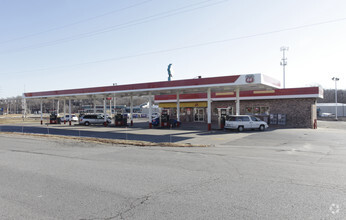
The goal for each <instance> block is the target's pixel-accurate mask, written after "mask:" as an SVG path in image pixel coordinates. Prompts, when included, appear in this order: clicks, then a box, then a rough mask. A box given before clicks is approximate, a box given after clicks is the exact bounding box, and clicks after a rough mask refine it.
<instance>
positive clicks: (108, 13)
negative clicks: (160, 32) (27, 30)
mask: <svg viewBox="0 0 346 220" xmlns="http://www.w3.org/2000/svg"><path fill="white" fill-rule="evenodd" d="M151 1H153V0H145V1H142V2H139V3H136V4H132V5H129V6H126V7H123V8H120V9H117V10H113V11H109V12H106V13H103V14H100V15H96V16H93V17H89V18H86V19H83V20H79V21H76V22H73V23H69V24H65V25H62V26H57V27H53V28H50V29H47V30H44V31H39V32H36V33H32V34H27V35H24V36H21V37H17V38H14V39H10V40H6V41H2V42H0V44H5V43H9V42H13V41H18V40H23V39H26V38H30V37H34V36H38V35H41V34H45V33H49V32H52V31H56V30H61V29H64V28H67V27H71V26H74V25H77V24H82V23H85V22H88V21H91V20H95V19H98V18H101V17H105V16H108V15H110V14H114V13H117V12H121V11H125V10H128V9H131V8H134V7H137V6H140V5H143V4H145V3H148V2H151Z"/></svg>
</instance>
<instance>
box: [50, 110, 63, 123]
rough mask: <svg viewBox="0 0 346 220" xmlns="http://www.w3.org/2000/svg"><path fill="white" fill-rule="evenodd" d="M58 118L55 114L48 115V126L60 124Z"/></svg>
mask: <svg viewBox="0 0 346 220" xmlns="http://www.w3.org/2000/svg"><path fill="white" fill-rule="evenodd" d="M60 123H61V121H60V118H58V115H57V114H55V113H52V114H50V116H49V124H60Z"/></svg>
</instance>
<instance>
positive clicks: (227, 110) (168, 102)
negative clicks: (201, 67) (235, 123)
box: [23, 73, 323, 130]
mask: <svg viewBox="0 0 346 220" xmlns="http://www.w3.org/2000/svg"><path fill="white" fill-rule="evenodd" d="M135 96H147V97H150V98H149V115H148V118H149V123H148V124H149V125H148V127H149V128H151V127H152V124H151V122H152V109H151V106H152V104H153V103H152V101H151V100H152V98H154V100H155V103H156V104H159V107H161V108H162V109H163V113H167V114H168V115H169V116H170V117H171V118H175V119H176V120H177V121H178V124H179V122H182V123H183V124H182V126H184V123H189V122H198V123H201V128H203V127H204V126H205V127H206V128H207V129H208V130H211V128H212V124H213V128H220V119H221V117H224V116H225V115H230V114H232V115H240V114H251V115H256V116H258V117H261V118H262V119H263V120H266V121H267V122H268V123H269V124H272V125H277V126H285V127H297V128H312V127H314V122H315V121H316V119H317V115H316V100H317V99H318V98H322V97H323V92H322V90H321V89H320V88H318V87H308V88H292V89H280V82H279V81H278V80H276V79H273V78H271V77H269V76H266V75H264V74H260V73H258V74H247V75H231V76H221V77H208V78H197V79H185V80H174V81H162V82H149V83H138V84H128V85H114V86H104V87H93V88H82V89H69V90H55V91H44V92H31V93H24V94H23V98H24V99H41V100H43V99H50V100H61V101H63V102H64V111H65V109H66V108H65V105H66V101H68V105H69V107H71V100H76V99H90V100H97V99H102V100H103V102H104V114H105V115H106V100H107V98H109V97H130V100H131V104H130V115H129V116H130V118H129V119H130V121H131V125H132V124H133V118H132V113H133V103H132V99H133V97H135ZM94 103H95V102H94ZM177 109H179V111H177ZM24 111H25V110H24ZM64 114H66V113H65V112H64ZM68 114H70V115H71V114H72V113H71V108H69V112H68ZM70 118H71V117H70ZM105 120H106V117H105ZM41 122H42V102H41ZM70 124H71V122H70ZM203 125H204V126H203ZM214 126H216V127H214Z"/></svg>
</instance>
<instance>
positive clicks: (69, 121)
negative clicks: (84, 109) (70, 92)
mask: <svg viewBox="0 0 346 220" xmlns="http://www.w3.org/2000/svg"><path fill="white" fill-rule="evenodd" d="M71 107H72V106H71V99H69V100H68V114H69V117H68V124H69V125H70V126H71V125H72V121H71V119H72V117H71Z"/></svg>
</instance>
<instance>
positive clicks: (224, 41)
mask: <svg viewBox="0 0 346 220" xmlns="http://www.w3.org/2000/svg"><path fill="white" fill-rule="evenodd" d="M345 20H346V18H340V19H335V20H329V21H324V22H318V23H313V24H306V25H301V26H296V27H290V28H283V29H278V30H274V31H268V32H263V33H258V34H252V35H244V36H240V37H234V38H226V39H222V40H216V41H209V42H203V43H198V44H191V45H186V46H182V47H176V48H168V49H162V50H156V51H148V52H143V53H138V54H132V55H127V56H120V57H114V58H107V59H102V60H95V61H90V62H84V63H78V64H72V65H64V66H56V67H47V68H41V69H34V70H25V71H17V72H10V73H7V74H19V73H30V72H41V71H48V70H55V69H65V68H71V67H77V66H83V65H89V64H96V63H105V62H112V61H118V60H124V59H129V58H135V57H142V56H148V55H155V54H161V53H169V52H173V51H179V50H185V49H191V48H197V47H203V46H209V45H215V44H222V43H227V42H231V41H236V40H244V39H249V38H255V37H260V36H266V35H271V34H277V33H281V32H286V31H294V30H300V29H304V28H309V27H313V26H319V25H324V24H329V23H335V22H341V21H345ZM1 74H6V73H1Z"/></svg>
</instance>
